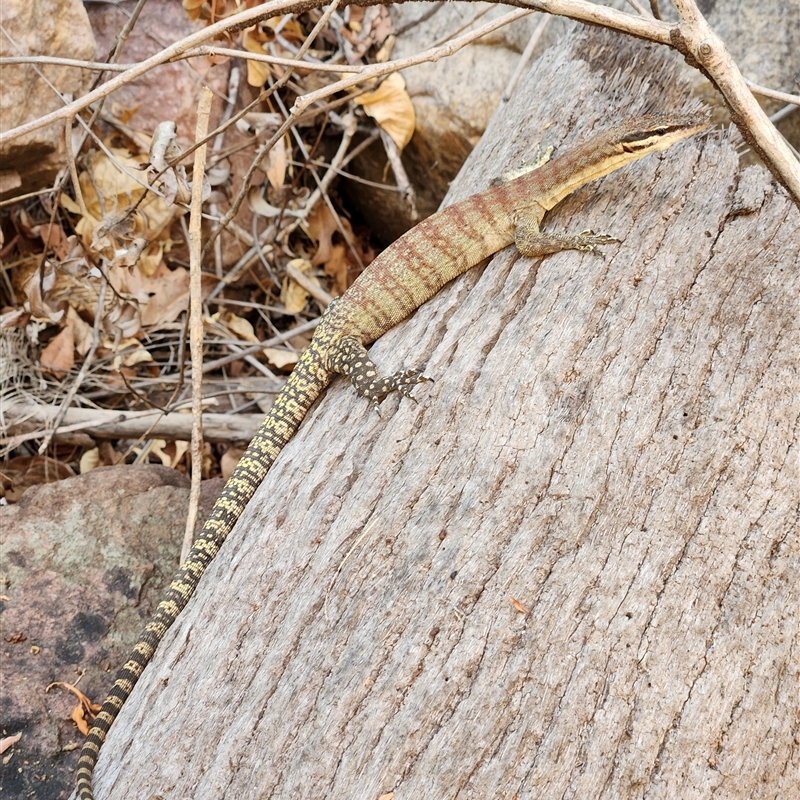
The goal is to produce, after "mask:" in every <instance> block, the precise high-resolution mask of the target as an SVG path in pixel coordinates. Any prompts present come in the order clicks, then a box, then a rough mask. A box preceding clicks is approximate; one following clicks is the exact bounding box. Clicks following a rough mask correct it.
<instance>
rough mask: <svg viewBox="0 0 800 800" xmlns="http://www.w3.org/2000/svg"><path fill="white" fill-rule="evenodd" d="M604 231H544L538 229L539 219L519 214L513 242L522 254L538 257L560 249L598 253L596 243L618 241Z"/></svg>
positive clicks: (531, 215)
mask: <svg viewBox="0 0 800 800" xmlns="http://www.w3.org/2000/svg"><path fill="white" fill-rule="evenodd" d="M618 241H619V239H615V238H614V237H613V236H606V234H604V233H594V231H584V232H583V233H579V234H578V235H577V236H570V235H568V234H562V233H544V232H543V231H541V230H540V229H539V219H538V218H537V217H536V216H535V215H533V214H530V215H525V216H521V217H520V218H519V219H518V220H517V224H516V228H515V229H514V244H516V246H517V250H519V252H520V253H522V255H524V256H529V257H530V258H539V257H541V256H546V255H549V254H550V253H559V252H561V251H562V250H589V251H591V252H593V253H599V252H600V251H599V250H598V249H597V245H600V244H612V243H614V242H618Z"/></svg>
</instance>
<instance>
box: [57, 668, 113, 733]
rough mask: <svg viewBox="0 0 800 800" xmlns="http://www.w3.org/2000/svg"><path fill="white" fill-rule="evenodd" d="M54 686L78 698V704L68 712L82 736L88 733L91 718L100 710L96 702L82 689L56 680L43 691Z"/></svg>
mask: <svg viewBox="0 0 800 800" xmlns="http://www.w3.org/2000/svg"><path fill="white" fill-rule="evenodd" d="M54 686H58V687H60V688H61V689H66V690H67V691H68V692H72V694H74V695H75V697H77V698H78V705H77V706H75V707H74V708H73V709H72V714H70V717H71V718H72V720H73V722H74V723H75V724H76V725H77V726H78V730H79V731H80V732H81V733H82V734H83V735H84V736H86V734H88V733H89V728H90V727H91V722H92V720H93V719H94V717H95V715H96V714H97V712H98V711H99V710H100V706H99V705H98V704H97V703H93V702H92V701H91V700H90V699H89V698H88V697H87V696H86V695H85V694H84V693H83V692H82V691H80V689H78V688H77V687H75V686H73V685H72V684H71V683H64V682H63V681H56V682H55V683H51V684H50V685H49V686H48V687H47V688H46V689H45V692H49V691H50V690H51V689H52V688H53V687H54Z"/></svg>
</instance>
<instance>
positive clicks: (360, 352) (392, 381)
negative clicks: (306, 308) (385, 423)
mask: <svg viewBox="0 0 800 800" xmlns="http://www.w3.org/2000/svg"><path fill="white" fill-rule="evenodd" d="M326 361H327V364H326V366H327V367H328V369H329V370H331V372H338V373H339V374H340V375H346V376H347V377H348V378H350V382H351V383H352V384H353V386H354V387H355V390H356V391H357V392H358V393H359V394H360V395H361V396H362V397H366V398H367V399H368V400H370V401H371V402H372V404H373V405H375V406H377V405H378V403H379V402H380V401H381V400H382V399H383V398H384V397H386V395H387V394H390V393H391V392H400V394H402V395H403V396H405V397H410V398H411V399H412V400H413V399H414V398H413V397H412V395H411V390H412V389H413V388H414V386H416V385H417V384H418V383H423V382H425V381H428V380H430V378H426V377H425V376H424V375H422V374H421V373H420V372H419V371H418V370H415V369H409V370H403V371H402V372H395V373H394V374H393V375H386V376H383V375H379V374H378V370H377V368H376V367H375V364H374V363H373V362H372V359H371V358H370V357H369V353H367V350H366V348H365V347H364V345H363V344H361V342H360V341H359V340H358V339H357V338H356V337H355V336H344V337H343V338H341V339H339V341H338V342H336V344H335V345H333V347H332V348H331V350H330V351H329V353H328V356H327V359H326Z"/></svg>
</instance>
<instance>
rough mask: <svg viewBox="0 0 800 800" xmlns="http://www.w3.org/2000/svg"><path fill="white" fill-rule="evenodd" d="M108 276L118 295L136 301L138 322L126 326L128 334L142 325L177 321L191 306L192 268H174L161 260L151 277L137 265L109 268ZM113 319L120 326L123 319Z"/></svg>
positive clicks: (135, 312) (134, 302)
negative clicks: (190, 282) (190, 276)
mask: <svg viewBox="0 0 800 800" xmlns="http://www.w3.org/2000/svg"><path fill="white" fill-rule="evenodd" d="M108 277H109V280H110V282H111V285H112V286H113V287H114V289H115V291H116V293H117V294H118V295H121V296H122V297H124V298H126V299H128V300H131V301H133V304H134V314H138V320H136V321H135V322H138V323H139V325H136V324H135V323H134V325H133V326H131V327H126V329H125V332H124V335H126V336H133V335H135V334H137V333H138V332H139V330H140V327H139V326H141V327H144V328H149V327H155V328H158V327H161V326H163V325H165V324H166V323H169V322H174V321H175V320H176V319H178V317H179V316H180V315H181V314H182V313H183V312H184V311H185V310H186V309H187V308H188V307H189V271H188V270H187V269H185V268H184V267H178V268H177V269H174V270H171V269H169V267H167V265H166V264H165V263H164V262H163V261H161V262H160V263H159V265H158V267H157V268H156V270H155V272H153V274H152V275H149V276H148V275H146V274H144V273H143V272H142V271H141V270H140V269H139V267H138V266H136V267H133V268H129V267H116V268H114V269H109V271H108ZM120 311H122V309H121V308H120ZM132 321H133V320H132ZM114 322H115V323H116V324H117V325H118V326H119V325H120V322H121V320H117V319H115V320H114Z"/></svg>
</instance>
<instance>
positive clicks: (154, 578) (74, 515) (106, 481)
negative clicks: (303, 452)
mask: <svg viewBox="0 0 800 800" xmlns="http://www.w3.org/2000/svg"><path fill="white" fill-rule="evenodd" d="M220 486H221V481H220V480H214V481H206V482H205V483H204V485H203V488H204V493H203V498H204V499H203V503H202V506H203V507H204V508H205V510H206V511H207V510H208V509H210V505H211V504H212V503H213V501H214V499H215V498H216V496H217V494H218V493H219V489H220ZM188 497H189V481H188V479H187V478H186V477H185V476H184V475H182V474H181V473H179V472H177V471H175V470H173V469H168V468H167V467H162V466H156V465H146V466H118V467H106V468H101V469H96V470H93V471H92V472H89V473H87V474H86V475H81V476H78V477H75V478H71V479H69V480H65V481H61V482H58V483H50V484H43V485H40V486H35V487H32V488H30V489H29V490H28V491H27V492H25V494H24V495H23V496H22V498H21V499H20V501H19V503H17V504H16V505H12V506H5V507H0V531H2V540H0V563H2V579H1V580H2V585H0V596H2V599H1V600H0V610H1V611H2V637H3V641H2V672H3V682H2V688H1V689H0V708H2V710H3V711H2V718H1V719H0V726H2V730H0V736H2V737H3V738H5V737H7V736H13V735H14V734H17V733H22V736H21V738H20V739H19V741H18V742H17V743H16V744H15V745H14V746H13V747H12V748H11V749H10V750H8V751H7V752H6V753H4V754H3V756H2V764H1V765H0V770H1V771H0V776H2V777H1V780H2V783H1V784H0V792H1V793H2V796H3V797H4V798H7V799H8V800H11V798H23V797H31V796H35V797H47V798H52V799H53V800H55V799H56V798H66V797H68V796H69V793H70V792H71V791H72V787H73V784H74V771H75V767H76V764H77V759H78V752H79V748H80V746H81V744H82V741H83V736H82V735H81V733H80V732H79V731H78V729H77V727H76V725H75V723H74V722H72V720H71V719H70V714H71V713H72V709H73V708H74V707H75V706H76V705H77V700H76V698H75V696H74V695H73V694H72V693H71V692H69V691H68V690H67V689H65V688H63V687H61V686H53V687H52V688H50V689H49V691H48V687H49V686H50V685H51V684H53V683H56V682H63V683H67V684H72V685H77V688H78V689H80V690H81V691H82V692H84V693H85V694H86V695H88V696H89V697H90V698H91V700H93V701H94V702H102V701H103V700H104V699H105V695H106V693H107V691H108V689H109V688H110V687H111V684H112V682H113V676H114V673H115V672H116V670H117V668H118V667H120V666H121V665H122V663H123V661H124V660H125V658H126V656H127V654H128V651H129V650H130V648H131V647H132V645H133V644H134V643H135V641H136V639H137V637H138V634H139V632H140V630H141V628H142V625H143V623H144V622H145V621H146V620H147V618H148V617H149V615H150V614H151V612H152V611H153V609H154V608H155V605H156V604H157V603H158V601H159V599H160V595H161V592H162V590H163V589H164V587H165V585H166V584H167V583H168V582H169V580H170V578H171V575H172V572H173V569H174V568H175V567H176V566H177V563H178V557H179V552H180V547H181V541H182V539H183V529H184V525H185V517H186V509H187V507H188ZM202 516H205V515H204V514H202Z"/></svg>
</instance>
